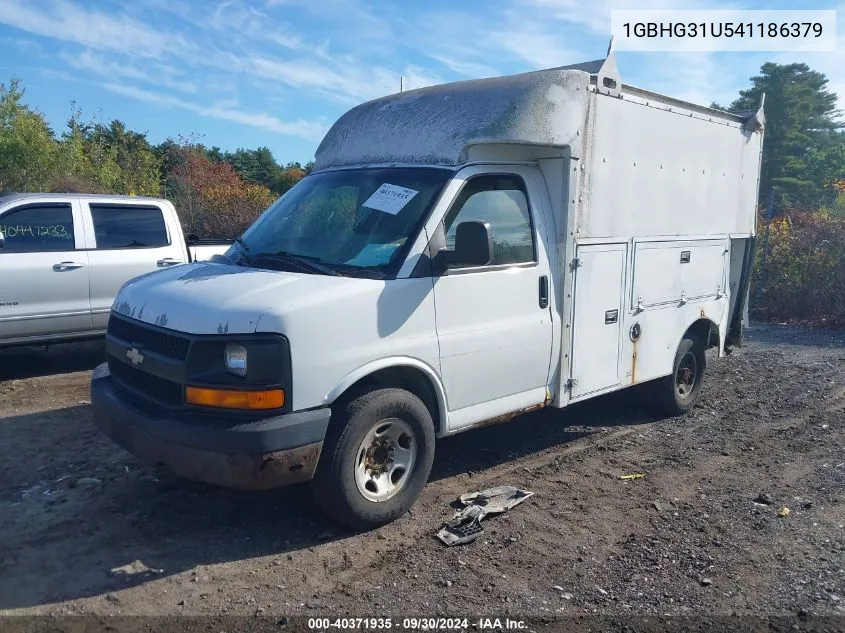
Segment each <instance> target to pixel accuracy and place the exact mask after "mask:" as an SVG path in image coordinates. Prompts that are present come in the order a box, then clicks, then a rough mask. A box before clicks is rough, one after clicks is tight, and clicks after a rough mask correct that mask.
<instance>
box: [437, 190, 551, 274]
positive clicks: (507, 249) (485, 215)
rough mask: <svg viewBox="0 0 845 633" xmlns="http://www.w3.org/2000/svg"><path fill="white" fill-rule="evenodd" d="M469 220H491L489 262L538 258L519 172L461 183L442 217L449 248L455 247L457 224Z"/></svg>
mask: <svg viewBox="0 0 845 633" xmlns="http://www.w3.org/2000/svg"><path fill="white" fill-rule="evenodd" d="M469 220H484V221H487V222H489V223H490V228H491V230H492V232H493V259H492V261H491V262H490V264H488V265H489V266H497V265H502V264H523V263H526V262H534V261H537V258H536V254H535V247H534V231H533V229H532V226H531V214H530V213H529V211H528V198H527V196H526V193H525V183H523V181H522V179H521V178H519V177H518V176H478V177H476V178H473V179H472V180H470V181H469V182H468V183H467V184H466V185H465V186H464V188H463V189H462V190H461V192H460V193H459V194H458V198H457V200H455V202H454V204H453V205H452V208H451V209H450V210H449V211H448V213H447V214H446V217H445V218H444V219H443V228H444V229H445V231H446V245H447V246H448V247H449V248H450V249H453V248H455V232H456V230H457V228H458V224H460V223H461V222H467V221H469Z"/></svg>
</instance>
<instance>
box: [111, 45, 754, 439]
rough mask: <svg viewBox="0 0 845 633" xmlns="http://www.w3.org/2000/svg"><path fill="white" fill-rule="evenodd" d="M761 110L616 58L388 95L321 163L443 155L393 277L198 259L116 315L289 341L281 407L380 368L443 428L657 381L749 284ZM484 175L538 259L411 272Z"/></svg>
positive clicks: (332, 137)
mask: <svg viewBox="0 0 845 633" xmlns="http://www.w3.org/2000/svg"><path fill="white" fill-rule="evenodd" d="M607 79H611V80H612V81H611V82H609V83H607V82H606V81H605V80H607ZM607 85H612V87H610V88H605V86H607ZM473 104H476V105H477V108H475V109H473V108H472V107H471V106H472V105H473ZM450 113H452V114H453V115H454V116H452V117H451V118H450V117H449V114H450ZM459 115H460V116H459ZM400 122H401V125H400V124H399V123H400ZM761 122H762V118H761V116H760V115H759V114H758V115H757V117H754V118H746V119H743V118H741V117H738V116H735V115H730V114H727V113H721V112H717V111H715V110H710V109H708V108H701V107H698V106H694V105H692V104H685V103H683V102H679V101H677V100H674V99H671V98H668V97H662V96H660V95H654V94H652V93H647V92H645V91H641V90H638V89H635V88H631V87H628V86H624V85H622V84H621V81H618V74H617V73H616V71H615V62H613V60H612V57H609V58H608V59H607V60H600V62H593V63H588V64H585V65H579V66H575V67H568V68H563V69H553V70H550V71H542V72H538V73H528V74H526V75H519V76H516V77H513V78H497V79H495V80H479V81H473V82H461V83H460V84H456V85H447V86H440V87H434V88H426V89H422V90H419V91H411V92H408V93H403V94H400V95H393V96H391V97H385V98H384V99H380V100H376V101H374V102H370V103H368V104H363V105H362V106H359V107H358V108H355V109H353V110H351V111H350V112H349V113H347V114H346V115H344V117H342V118H341V119H340V121H339V122H338V123H337V124H335V127H333V128H332V130H331V131H330V132H329V133H328V134H327V136H326V139H325V140H324V141H323V143H322V144H321V146H320V149H319V150H318V152H317V170H316V173H320V172H321V171H330V170H336V169H350V168H358V167H367V166H374V165H384V164H390V165H400V166H401V165H413V166H420V165H428V166H431V165H439V166H443V165H448V166H450V167H452V168H454V170H455V174H454V176H453V177H452V179H451V180H450V181H449V182H448V183H447V184H446V185H445V187H444V188H443V190H442V192H441V193H440V197H439V199H438V200H437V202H436V203H435V204H434V206H433V208H432V210H431V211H430V214H429V216H428V218H427V219H426V220H425V222H424V225H423V228H422V229H421V230H420V231H419V234H417V235H416V236H412V238H413V244H412V246H411V248H410V251H409V253H408V255H407V257H406V259H405V262H404V264H403V265H402V267H401V268H400V270H399V272H398V274H397V275H396V278H395V279H386V280H371V279H361V278H350V277H345V276H326V275H321V274H303V273H289V272H274V271H269V270H258V269H253V268H245V267H240V266H229V265H224V264H218V263H213V264H212V263H207V264H193V265H190V266H184V267H179V268H175V269H172V270H168V271H164V272H160V273H156V274H154V275H148V276H144V277H141V278H138V279H135V280H134V281H132V282H130V283H128V284H127V285H126V286H124V288H123V289H122V291H121V292H120V294H119V295H118V297H117V299H116V300H115V303H114V309H115V311H116V312H118V313H120V314H123V315H125V316H128V317H130V318H133V319H136V320H139V321H143V322H145V323H148V324H151V325H157V326H160V327H165V328H168V329H172V330H174V331H177V332H179V331H181V332H186V333H192V334H232V333H251V332H271V333H277V334H283V335H284V336H285V337H287V338H288V340H289V343H290V350H291V367H292V372H293V379H292V389H293V393H292V394H291V397H292V403H293V409H294V410H295V411H297V410H302V409H309V408H314V407H320V406H326V405H330V404H331V403H332V402H334V401H335V400H336V399H337V398H339V397H341V396H342V395H343V394H344V393H345V392H346V391H347V389H349V388H350V387H352V386H353V385H354V384H355V383H356V382H357V381H359V380H361V379H364V378H366V377H367V376H369V375H371V374H373V373H375V372H384V371H389V370H390V369H392V368H393V369H395V368H407V369H412V370H414V371H417V372H419V373H420V375H422V376H424V378H425V380H426V381H428V384H429V385H430V387H431V392H432V393H433V394H434V395H435V397H436V399H437V410H438V411H437V412H438V414H439V420H440V426H439V429H438V433H439V434H440V435H448V434H450V433H454V432H457V431H462V430H464V429H467V428H470V427H472V426H475V425H478V424H480V423H484V422H485V421H488V420H490V419H492V418H500V417H503V416H508V415H510V414H513V413H516V412H519V411H521V410H524V409H528V408H533V407H539V406H544V405H547V404H550V405H552V406H557V407H563V406H566V405H567V404H568V403H569V402H571V401H576V400H581V399H585V398H589V397H593V396H595V395H599V394H601V393H606V392H609V391H613V390H616V389H620V388H623V387H626V386H628V385H632V384H636V383H640V382H643V381H646V380H650V379H653V378H659V377H661V376H666V375H668V374H670V373H671V372H672V363H673V360H674V356H675V351H676V349H677V348H678V344H679V342H680V340H681V338H682V337H683V336H684V334H685V333H686V332H687V330H688V328H690V327H698V328H704V329H703V330H701V332H702V333H703V334H702V336H704V338H705V339H706V342H717V346H718V349H719V353H720V354H721V353H722V352H723V349H724V345H725V341H726V338H727V332H728V329H729V325H730V323H731V322H732V319H733V317H734V314H735V312H737V310H736V307H737V306H738V305H739V304H740V301H739V299H740V298H741V297H740V295H741V294H742V293H744V292H747V286H745V288H743V286H744V285H745V283H746V280H745V277H747V275H746V273H747V269H748V266H749V264H748V261H749V253H751V252H752V249H751V248H750V246H749V245H752V246H753V238H754V232H755V213H756V196H757V182H758V175H759V164H760V151H761V147H762V133H761V128H760V125H759V124H761ZM749 125H750V127H749ZM755 125H756V126H757V127H755ZM367 139H373V140H372V142H371V143H369V144H368V140H367ZM485 174H496V175H502V174H506V175H512V176H517V177H519V178H521V179H522V180H523V181H524V183H525V189H526V194H527V197H528V204H529V207H530V210H531V215H532V219H533V229H532V231H533V237H534V240H535V253H536V262H531V263H522V264H517V265H505V266H503V267H487V268H484V267H481V268H479V269H476V270H471V271H466V272H465V271H460V270H458V271H456V270H449V271H448V272H447V273H445V274H440V273H437V274H433V273H431V274H425V273H424V272H423V273H422V274H421V273H420V272H419V271H420V270H421V266H422V270H423V271H424V270H425V263H426V261H428V260H429V259H431V257H432V256H433V252H436V250H433V249H434V245H436V244H437V243H438V240H439V239H441V238H442V234H443V226H442V224H443V219H444V216H446V214H447V212H448V211H449V210H450V208H451V207H452V205H453V203H455V201H456V200H457V199H458V197H459V195H460V192H461V189H462V187H464V186H465V185H466V183H467V182H468V181H469V180H471V179H472V178H474V177H476V176H482V175H485ZM438 236H440V237H438ZM543 276H547V277H548V279H549V284H548V288H547V297H546V298H547V301H548V305H547V306H546V307H542V306H541V305H540V304H538V298H539V296H538V291H539V288H540V287H541V286H540V279H541V277H543ZM541 303H542V302H541ZM634 326H637V329H638V330H639V331H640V335H639V337H638V338H637V337H633V336H632V335H631V332H632V328H634Z"/></svg>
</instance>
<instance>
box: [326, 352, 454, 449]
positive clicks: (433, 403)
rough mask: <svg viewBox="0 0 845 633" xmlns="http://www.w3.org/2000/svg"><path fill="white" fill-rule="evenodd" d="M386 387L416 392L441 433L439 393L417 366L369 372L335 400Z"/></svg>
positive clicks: (350, 397) (349, 398)
mask: <svg viewBox="0 0 845 633" xmlns="http://www.w3.org/2000/svg"><path fill="white" fill-rule="evenodd" d="M385 387H396V388H398V389H404V390H405V391H409V392H411V393H412V394H414V395H415V396H416V397H417V398H419V399H420V400H422V402H423V404H424V405H425V406H426V408H427V409H428V412H429V413H430V414H431V420H432V422H434V430H435V432H436V433H440V430H441V429H440V426H441V420H440V405H439V404H438V402H437V393H436V392H435V390H434V387H433V386H432V384H431V380H430V379H429V377H428V376H426V375H425V373H423V372H422V371H420V370H419V369H416V368H415V367H402V366H399V367H386V368H385V369H379V370H378V371H374V372H373V373H372V374H368V375H366V376H364V377H363V378H361V379H359V380H358V381H357V382H355V383H353V384H351V385H350V386H349V387H348V388H347V389H346V390H345V391H344V392H343V393H342V394H341V395H340V396H338V398H337V399H336V400H335V402H340V401H344V402H345V401H348V400H351V399H353V398H355V397H357V396H358V395H360V394H361V393H362V392H364V391H371V390H373V389H382V388H385Z"/></svg>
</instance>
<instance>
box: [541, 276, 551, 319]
mask: <svg viewBox="0 0 845 633" xmlns="http://www.w3.org/2000/svg"><path fill="white" fill-rule="evenodd" d="M548 307H549V278H548V276H546V275H540V308H541V309H543V310H545V309H546V308H548Z"/></svg>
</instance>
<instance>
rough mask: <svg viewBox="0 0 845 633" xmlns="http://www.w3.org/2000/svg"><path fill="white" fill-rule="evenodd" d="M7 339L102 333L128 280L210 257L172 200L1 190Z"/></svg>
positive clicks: (216, 248) (0, 280)
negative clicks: (188, 236)
mask: <svg viewBox="0 0 845 633" xmlns="http://www.w3.org/2000/svg"><path fill="white" fill-rule="evenodd" d="M0 235H2V237H0V346H6V345H16V344H33V343H50V342H55V341H65V340H73V339H81V338H88V337H94V336H102V335H103V334H105V331H106V322H107V321H108V317H109V310H110V309H111V305H112V302H113V301H114V296H115V295H116V294H117V291H118V289H120V287H121V286H122V285H123V284H124V282H126V281H128V280H129V279H132V278H133V277H137V276H138V275H142V274H144V273H148V272H151V271H154V270H160V269H162V268H167V267H170V266H175V265H177V264H184V263H187V262H191V261H197V260H203V259H209V258H211V256H212V255H214V254H216V253H222V252H225V251H226V249H227V248H228V247H229V245H230V242H227V243H215V244H200V243H199V242H198V241H195V240H192V242H193V243H192V244H191V245H188V244H187V243H186V240H185V237H184V235H183V234H182V227H181V225H180V223H179V218H178V216H177V215H176V211H175V209H174V208H173V205H172V204H171V203H170V202H168V201H167V200H160V199H155V198H136V197H127V196H104V195H84V194H40V193H24V194H12V195H9V196H5V197H0Z"/></svg>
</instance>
